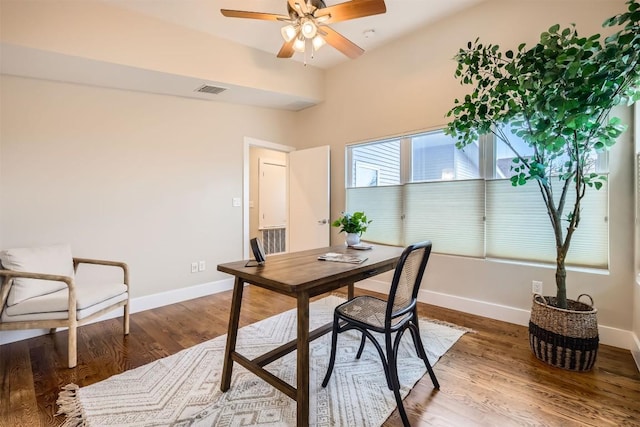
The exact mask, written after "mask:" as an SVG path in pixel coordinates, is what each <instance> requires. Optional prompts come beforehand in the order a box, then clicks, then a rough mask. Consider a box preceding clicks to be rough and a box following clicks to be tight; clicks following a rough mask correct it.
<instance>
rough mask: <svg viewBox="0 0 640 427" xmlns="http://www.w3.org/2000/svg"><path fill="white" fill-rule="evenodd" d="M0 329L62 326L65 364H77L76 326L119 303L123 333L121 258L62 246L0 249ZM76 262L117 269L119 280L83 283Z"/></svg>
mask: <svg viewBox="0 0 640 427" xmlns="http://www.w3.org/2000/svg"><path fill="white" fill-rule="evenodd" d="M0 263H1V266H0V267H1V269H0V278H1V279H2V287H0V331H5V330H16V329H42V328H46V329H50V332H51V333H53V332H55V330H56V328H59V327H68V328H69V339H68V347H69V350H68V356H69V368H73V367H75V366H76V365H77V336H78V335H77V328H78V326H81V325H83V324H86V323H88V322H90V321H91V320H93V319H95V318H97V317H99V316H102V315H103V314H105V313H107V312H109V311H111V310H115V309H117V308H119V307H124V334H125V335H127V334H129V270H128V267H127V264H125V263H123V262H115V261H104V260H95V259H87V258H73V257H72V255H71V248H70V247H69V246H68V245H56V246H47V247H39V248H18V249H8V250H4V251H0ZM80 264H94V265H101V266H107V267H116V268H120V269H122V273H123V280H122V283H109V284H101V285H99V286H83V285H82V284H77V283H76V281H75V276H76V274H75V273H76V271H77V269H78V265H80Z"/></svg>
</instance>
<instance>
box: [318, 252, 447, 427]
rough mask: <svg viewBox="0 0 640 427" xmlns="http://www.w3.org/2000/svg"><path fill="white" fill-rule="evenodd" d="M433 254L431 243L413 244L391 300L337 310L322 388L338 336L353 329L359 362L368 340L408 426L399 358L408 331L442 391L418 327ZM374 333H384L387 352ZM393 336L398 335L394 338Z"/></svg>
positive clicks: (357, 301) (369, 299)
mask: <svg viewBox="0 0 640 427" xmlns="http://www.w3.org/2000/svg"><path fill="white" fill-rule="evenodd" d="M430 254H431V242H430V241H424V242H420V243H416V244H413V245H410V246H408V247H407V248H406V249H405V250H404V251H403V252H402V255H401V256H400V259H399V261H398V264H397V266H396V269H395V272H394V275H393V281H392V282H391V289H390V291H389V297H388V299H387V300H386V301H385V300H382V299H380V298H376V297H373V296H368V295H361V296H357V297H355V298H353V299H351V300H349V301H346V302H344V303H342V304H340V305H339V306H337V307H336V308H335V310H334V315H333V332H332V336H331V357H330V359H329V368H328V369H327V373H326V375H325V377H324V380H323V381H322V387H326V386H327V384H328V382H329V379H330V378H331V374H332V372H333V366H334V364H335V360H336V346H337V341H338V334H340V333H342V332H344V331H348V330H351V329H356V330H358V331H360V332H361V333H362V338H361V341H360V348H359V349H358V352H357V354H356V359H360V356H361V355H362V351H363V349H364V345H365V342H366V339H367V338H368V339H369V340H370V341H371V342H372V343H373V345H374V346H375V348H376V349H377V350H378V354H379V355H380V359H381V360H382V366H383V368H384V374H385V376H386V380H387V386H388V387H389V389H390V390H393V394H394V396H395V399H396V403H397V405H398V412H399V413H400V418H401V419H402V423H403V424H404V425H405V426H409V425H410V424H409V420H408V418H407V413H406V411H405V409H404V406H403V404H402V397H401V396H400V381H399V379H398V366H397V358H398V347H399V345H400V339H401V338H402V335H403V334H404V332H406V331H407V330H409V332H410V333H411V336H412V339H413V344H414V346H415V349H416V352H417V354H418V357H420V358H421V359H422V360H423V361H424V364H425V366H426V368H427V371H428V372H429V376H430V377H431V381H432V382H433V386H434V387H435V389H439V388H440V384H439V383H438V380H437V378H436V376H435V374H434V372H433V368H432V367H431V364H430V363H429V360H428V359H427V354H426V352H425V350H424V346H423V344H422V339H421V338H420V327H419V324H418V310H417V295H418V290H419V289H420V283H421V282H422V276H423V274H424V270H425V268H426V266H427V261H428V260H429V255H430ZM372 332H378V333H380V334H384V345H385V350H384V351H383V349H382V347H381V345H380V343H379V342H378V340H377V339H376V338H375V337H374V336H373V334H372ZM393 334H395V338H394V337H393ZM385 353H386V356H385Z"/></svg>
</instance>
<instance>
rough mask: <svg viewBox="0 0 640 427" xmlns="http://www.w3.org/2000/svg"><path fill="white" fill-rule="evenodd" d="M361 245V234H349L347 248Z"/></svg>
mask: <svg viewBox="0 0 640 427" xmlns="http://www.w3.org/2000/svg"><path fill="white" fill-rule="evenodd" d="M358 243H360V234H359V233H347V246H353V245H357V244H358Z"/></svg>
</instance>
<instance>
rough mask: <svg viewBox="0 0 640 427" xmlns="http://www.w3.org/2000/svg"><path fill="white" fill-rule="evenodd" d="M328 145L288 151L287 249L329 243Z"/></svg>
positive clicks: (292, 249)
mask: <svg viewBox="0 0 640 427" xmlns="http://www.w3.org/2000/svg"><path fill="white" fill-rule="evenodd" d="M329 183H330V178H329V146H328V145H326V146H322V147H316V148H309V149H306V150H297V151H292V152H290V153H289V252H296V251H303V250H306V249H314V248H321V247H324V246H329V238H330V232H329V227H330V221H329Z"/></svg>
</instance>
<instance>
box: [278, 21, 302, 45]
mask: <svg viewBox="0 0 640 427" xmlns="http://www.w3.org/2000/svg"><path fill="white" fill-rule="evenodd" d="M280 32H281V33H282V38H283V39H284V41H286V42H287V43H288V42H290V41H291V40H293V38H294V37H295V36H296V35H297V34H298V30H297V29H296V27H294V26H293V25H287V26H284V27H282V28H281V29H280Z"/></svg>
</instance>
